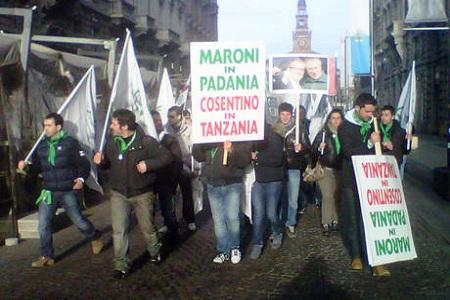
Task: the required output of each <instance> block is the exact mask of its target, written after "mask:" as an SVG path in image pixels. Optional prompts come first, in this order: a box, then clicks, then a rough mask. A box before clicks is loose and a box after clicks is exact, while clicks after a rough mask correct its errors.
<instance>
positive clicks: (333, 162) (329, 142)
mask: <svg viewBox="0 0 450 300" xmlns="http://www.w3.org/2000/svg"><path fill="white" fill-rule="evenodd" d="M323 132H325V144H326V146H325V148H324V149H323V154H322V153H321V152H320V151H319V146H320V144H321V143H322V134H323ZM333 134H334V133H333V132H331V130H330V129H329V128H328V126H327V125H325V127H324V130H322V131H320V132H319V133H318V134H317V135H316V138H315V139H314V143H313V145H312V153H313V154H312V157H313V158H312V160H313V165H315V164H316V162H317V161H319V162H320V164H321V165H322V166H323V167H328V168H332V169H336V170H339V169H340V168H341V166H342V156H341V155H340V154H339V155H338V154H337V152H336V143H335V140H334V138H333Z"/></svg>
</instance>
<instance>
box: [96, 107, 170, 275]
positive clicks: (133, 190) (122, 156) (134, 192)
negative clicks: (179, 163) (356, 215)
mask: <svg viewBox="0 0 450 300" xmlns="http://www.w3.org/2000/svg"><path fill="white" fill-rule="evenodd" d="M110 129H111V133H112V136H113V138H111V139H110V140H109V141H108V143H107V144H106V149H105V151H104V152H103V153H102V152H97V153H96V154H95V155H94V163H96V164H98V165H100V166H101V167H103V168H107V169H110V184H111V188H112V193H111V218H112V228H113V244H114V272H113V277H114V278H116V279H122V278H124V277H126V276H128V274H129V272H130V259H129V257H128V250H129V249H128V246H129V245H128V230H129V226H130V223H131V217H130V215H131V212H132V211H134V212H135V213H136V218H137V221H138V224H139V227H140V229H141V231H142V234H143V235H144V239H145V242H146V246H147V251H148V252H149V254H150V260H151V261H152V262H153V263H159V262H160V261H161V255H160V253H159V249H160V247H161V243H160V241H159V238H158V234H157V231H156V230H155V225H154V222H153V203H154V201H155V194H154V192H153V188H154V184H155V181H156V173H155V172H156V170H158V169H160V168H162V167H164V166H166V165H168V164H169V163H170V162H171V160H172V157H171V155H170V152H169V151H168V150H166V149H165V148H164V147H162V146H161V145H160V144H159V143H158V141H157V140H156V139H154V138H152V137H151V136H148V135H146V134H145V133H144V130H143V129H142V128H141V127H140V126H139V125H138V124H137V123H136V116H135V115H134V113H133V112H131V111H130V110H127V109H118V110H116V111H114V113H113V114H112V120H111V125H110Z"/></svg>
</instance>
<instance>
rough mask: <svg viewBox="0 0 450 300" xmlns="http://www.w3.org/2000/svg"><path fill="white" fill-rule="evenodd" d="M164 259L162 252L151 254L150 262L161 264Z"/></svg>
mask: <svg viewBox="0 0 450 300" xmlns="http://www.w3.org/2000/svg"><path fill="white" fill-rule="evenodd" d="M161 261H162V258H161V254H159V253H158V254H157V255H150V262H151V263H152V264H155V265H159V264H160V263H161Z"/></svg>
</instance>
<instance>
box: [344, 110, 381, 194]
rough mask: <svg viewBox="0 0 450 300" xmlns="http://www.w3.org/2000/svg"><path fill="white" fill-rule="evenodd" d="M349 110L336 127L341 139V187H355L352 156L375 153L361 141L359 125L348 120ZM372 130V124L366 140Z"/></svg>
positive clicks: (368, 138) (372, 148) (373, 149)
mask: <svg viewBox="0 0 450 300" xmlns="http://www.w3.org/2000/svg"><path fill="white" fill-rule="evenodd" d="M352 112H353V111H350V112H348V113H347V114H346V116H345V119H344V121H343V122H342V124H341V126H339V129H338V136H339V139H340V141H341V153H342V159H343V161H342V187H343V188H353V189H356V181H355V176H354V172H353V164H352V156H353V155H369V154H375V147H371V148H369V146H368V143H367V142H366V143H363V142H362V140H361V135H360V133H359V128H360V126H359V125H357V124H356V123H353V122H351V121H350V120H349V118H351V113H352ZM372 132H373V125H372V127H371V129H370V130H369V132H368V134H367V140H370V135H371V133H372Z"/></svg>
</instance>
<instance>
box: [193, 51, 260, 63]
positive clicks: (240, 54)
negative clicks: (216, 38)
mask: <svg viewBox="0 0 450 300" xmlns="http://www.w3.org/2000/svg"><path fill="white" fill-rule="evenodd" d="M258 62H259V49H258V48H236V49H229V48H223V49H201V50H200V64H201V65H203V64H241V63H245V64H248V63H252V64H254V63H258Z"/></svg>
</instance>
